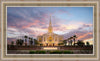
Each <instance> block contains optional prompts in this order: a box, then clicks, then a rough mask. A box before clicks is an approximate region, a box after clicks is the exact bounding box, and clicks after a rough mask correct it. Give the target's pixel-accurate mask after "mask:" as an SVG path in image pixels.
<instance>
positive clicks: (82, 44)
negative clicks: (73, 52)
mask: <svg viewBox="0 0 100 61" xmlns="http://www.w3.org/2000/svg"><path fill="white" fill-rule="evenodd" d="M77 45H78V46H84V45H85V43H84V42H83V41H82V40H78V42H77Z"/></svg>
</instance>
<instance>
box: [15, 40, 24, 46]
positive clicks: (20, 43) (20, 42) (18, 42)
mask: <svg viewBox="0 0 100 61" xmlns="http://www.w3.org/2000/svg"><path fill="white" fill-rule="evenodd" d="M23 43H24V40H22V39H17V41H16V45H17V46H22V45H23Z"/></svg>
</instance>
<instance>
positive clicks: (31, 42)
mask: <svg viewBox="0 0 100 61" xmlns="http://www.w3.org/2000/svg"><path fill="white" fill-rule="evenodd" d="M29 40H30V41H29V42H30V45H31V46H32V44H33V39H32V38H29Z"/></svg>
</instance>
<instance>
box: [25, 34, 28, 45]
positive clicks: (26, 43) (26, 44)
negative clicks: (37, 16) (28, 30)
mask: <svg viewBox="0 0 100 61" xmlns="http://www.w3.org/2000/svg"><path fill="white" fill-rule="evenodd" d="M24 38H25V46H27V38H28V36H26V35H25V36H24Z"/></svg>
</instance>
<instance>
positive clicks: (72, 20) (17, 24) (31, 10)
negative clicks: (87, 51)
mask: <svg viewBox="0 0 100 61" xmlns="http://www.w3.org/2000/svg"><path fill="white" fill-rule="evenodd" d="M50 16H51V22H52V26H53V32H54V33H56V34H58V35H63V36H64V39H67V38H69V37H71V36H73V35H74V34H76V35H77V40H84V41H85V42H86V41H89V42H90V43H91V44H93V7H7V41H8V43H10V42H11V41H15V40H16V38H23V37H22V36H24V35H27V36H29V37H32V38H37V36H39V35H43V34H45V33H47V32H48V26H49V21H50Z"/></svg>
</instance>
